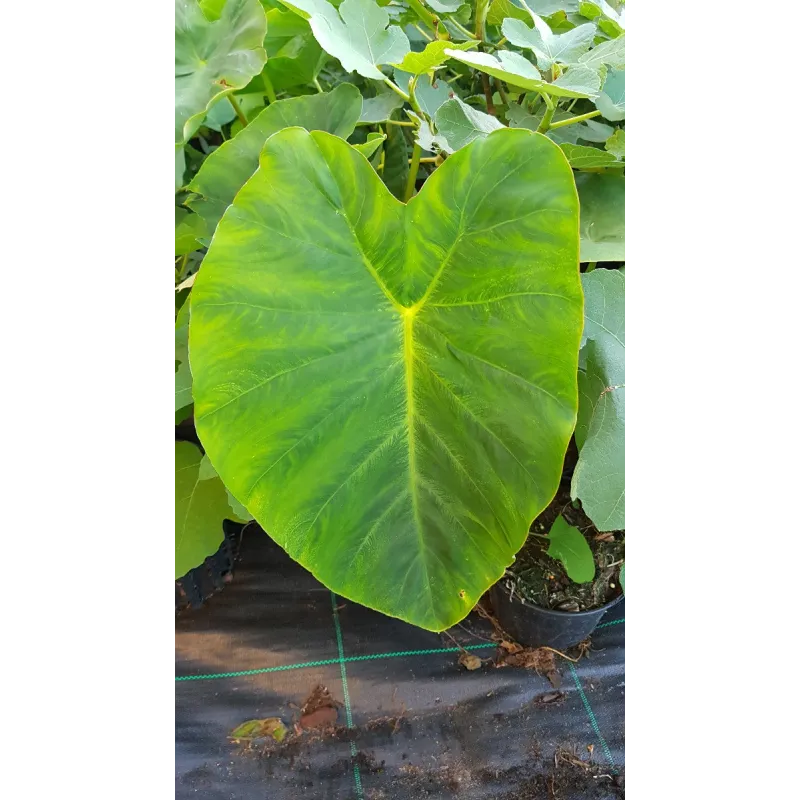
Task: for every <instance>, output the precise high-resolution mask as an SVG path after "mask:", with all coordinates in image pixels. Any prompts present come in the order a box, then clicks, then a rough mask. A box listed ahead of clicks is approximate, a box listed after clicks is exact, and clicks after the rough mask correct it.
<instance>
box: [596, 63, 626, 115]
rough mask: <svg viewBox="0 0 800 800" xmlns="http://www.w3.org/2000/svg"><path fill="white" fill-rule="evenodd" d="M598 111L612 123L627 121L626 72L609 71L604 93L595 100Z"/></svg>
mask: <svg viewBox="0 0 800 800" xmlns="http://www.w3.org/2000/svg"><path fill="white" fill-rule="evenodd" d="M594 104H595V105H596V106H597V110H598V111H599V112H600V113H601V114H602V115H603V116H604V117H605V118H606V119H607V120H609V121H610V122H618V121H619V120H621V119H625V72H624V71H616V70H613V69H612V70H609V71H608V77H607V78H606V82H605V83H604V84H603V91H602V92H601V93H600V94H599V95H598V96H597V97H596V98H595V101H594Z"/></svg>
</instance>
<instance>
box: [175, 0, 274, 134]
mask: <svg viewBox="0 0 800 800" xmlns="http://www.w3.org/2000/svg"><path fill="white" fill-rule="evenodd" d="M266 32H267V18H266V15H265V14H264V9H263V8H262V7H261V4H260V3H259V2H258V0H228V2H227V3H226V4H225V7H224V8H223V9H222V15H221V16H220V18H219V19H218V20H217V21H215V22H209V21H208V20H207V19H206V18H205V17H204V16H203V12H202V11H201V10H200V6H198V5H197V2H196V0H175V143H176V144H182V143H183V142H186V141H187V140H188V139H190V138H191V137H192V135H193V134H194V132H195V131H196V130H197V128H198V127H199V125H200V123H201V122H202V121H203V117H204V116H205V113H206V109H207V108H208V107H209V105H211V103H213V102H214V101H215V100H218V99H219V98H220V97H222V96H224V95H226V94H230V93H231V92H232V91H234V90H235V89H241V88H242V87H243V86H245V85H246V84H247V83H248V81H250V79H251V78H252V77H253V76H254V75H258V73H259V72H261V69H262V67H263V66H264V62H265V61H266V60H267V54H266V53H265V52H264V48H263V42H264V35H265V34H266Z"/></svg>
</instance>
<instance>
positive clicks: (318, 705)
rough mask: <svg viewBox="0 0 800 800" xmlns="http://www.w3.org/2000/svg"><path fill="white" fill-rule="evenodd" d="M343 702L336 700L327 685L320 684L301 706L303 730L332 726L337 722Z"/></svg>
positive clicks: (301, 726)
mask: <svg viewBox="0 0 800 800" xmlns="http://www.w3.org/2000/svg"><path fill="white" fill-rule="evenodd" d="M341 706H342V704H341V703H340V702H339V701H338V700H334V698H333V696H332V695H331V693H330V692H329V691H328V689H327V687H325V686H323V685H322V684H318V685H317V686H315V687H314V688H313V689H312V690H311V694H310V695H309V696H308V697H307V698H306V701H305V702H304V703H303V705H302V707H301V708H300V722H299V727H300V728H302V729H303V730H312V729H315V728H316V729H319V728H330V727H332V726H334V725H335V724H336V720H337V718H338V716H339V712H338V710H337V709H338V708H341Z"/></svg>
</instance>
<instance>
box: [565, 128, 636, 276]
mask: <svg viewBox="0 0 800 800" xmlns="http://www.w3.org/2000/svg"><path fill="white" fill-rule="evenodd" d="M568 127H569V126H568ZM575 185H576V186H577V187H578V195H579V196H580V198H581V261H624V260H625V178H624V177H623V176H622V175H619V174H611V173H606V174H603V173H600V172H597V173H592V172H581V173H578V174H577V175H576V176H575Z"/></svg>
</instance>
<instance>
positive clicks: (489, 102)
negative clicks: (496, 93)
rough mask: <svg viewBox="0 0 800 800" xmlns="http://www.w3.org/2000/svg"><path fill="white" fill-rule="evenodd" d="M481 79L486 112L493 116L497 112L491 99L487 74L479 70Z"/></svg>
mask: <svg viewBox="0 0 800 800" xmlns="http://www.w3.org/2000/svg"><path fill="white" fill-rule="evenodd" d="M481 81H482V82H483V93H484V94H485V95H486V113H487V114H491V115H492V116H493V117H495V116H497V112H496V111H495V109H494V101H493V100H492V89H491V87H490V86H489V76H488V75H487V74H486V73H485V72H481Z"/></svg>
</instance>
